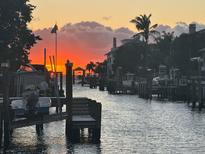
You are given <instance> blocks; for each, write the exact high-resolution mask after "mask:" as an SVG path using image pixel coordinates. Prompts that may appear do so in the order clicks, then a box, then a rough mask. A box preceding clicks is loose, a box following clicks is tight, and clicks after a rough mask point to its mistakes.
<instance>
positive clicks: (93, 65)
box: [86, 61, 96, 74]
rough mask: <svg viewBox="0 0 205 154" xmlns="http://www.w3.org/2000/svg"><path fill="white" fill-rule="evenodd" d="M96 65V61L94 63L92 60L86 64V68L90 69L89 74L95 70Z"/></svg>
mask: <svg viewBox="0 0 205 154" xmlns="http://www.w3.org/2000/svg"><path fill="white" fill-rule="evenodd" d="M95 66H96V65H95V63H93V62H92V61H91V62H90V63H88V64H87V65H86V70H88V71H89V74H91V71H94V70H95Z"/></svg>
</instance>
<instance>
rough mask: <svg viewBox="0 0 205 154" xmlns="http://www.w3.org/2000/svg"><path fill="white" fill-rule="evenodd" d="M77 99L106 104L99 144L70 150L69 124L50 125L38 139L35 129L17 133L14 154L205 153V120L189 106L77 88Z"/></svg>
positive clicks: (20, 130)
mask: <svg viewBox="0 0 205 154" xmlns="http://www.w3.org/2000/svg"><path fill="white" fill-rule="evenodd" d="M74 96H77V97H89V98H91V99H95V100H97V101H98V102H102V110H103V112H102V137H101V143H100V144H90V143H87V142H86V143H79V144H70V143H67V142H66V139H65V135H64V133H65V121H61V122H54V123H50V124H45V126H44V134H43V135H42V136H39V137H37V136H36V133H35V127H26V128H21V129H16V130H15V131H14V133H13V139H12V146H11V148H10V149H9V150H10V152H20V153H54V154H55V153H62V154H63V153H77V154H78V153H79V154H81V153H83V154H84V153H86V154H93V153H96V154H100V153H103V154H113V153H124V154H128V153H142V154H149V153H156V154H158V153H159V154H169V153H180V154H181V153H184V154H191V153H205V142H204V141H205V114H204V113H203V112H197V111H191V109H190V108H188V107H187V105H186V104H183V103H171V102H168V101H166V102H158V101H154V100H153V101H152V102H151V103H150V102H147V101H145V100H143V99H140V98H138V97H137V96H135V95H131V96H130V95H124V96H122V95H109V94H108V93H107V92H100V91H98V90H96V89H89V88H87V87H84V88H81V87H80V86H75V87H74Z"/></svg>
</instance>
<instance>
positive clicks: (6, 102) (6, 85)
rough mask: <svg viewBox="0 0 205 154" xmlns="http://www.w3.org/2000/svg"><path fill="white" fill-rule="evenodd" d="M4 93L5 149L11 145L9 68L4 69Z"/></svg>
mask: <svg viewBox="0 0 205 154" xmlns="http://www.w3.org/2000/svg"><path fill="white" fill-rule="evenodd" d="M3 81H4V82H3V83H4V93H3V111H4V147H5V148H7V147H8V146H9V143H10V117H9V87H10V75H9V71H8V68H4V74H3Z"/></svg>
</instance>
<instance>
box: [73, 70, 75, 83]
mask: <svg viewBox="0 0 205 154" xmlns="http://www.w3.org/2000/svg"><path fill="white" fill-rule="evenodd" d="M73 84H75V71H74V70H73Z"/></svg>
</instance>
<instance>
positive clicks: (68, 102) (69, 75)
mask: <svg viewBox="0 0 205 154" xmlns="http://www.w3.org/2000/svg"><path fill="white" fill-rule="evenodd" d="M72 67H73V64H72V63H70V62H69V61H67V63H66V112H67V114H68V118H67V120H66V136H67V137H68V139H69V140H70V139H72V109H71V107H72V101H73V80H72V77H73V75H72V74H73V70H72Z"/></svg>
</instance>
